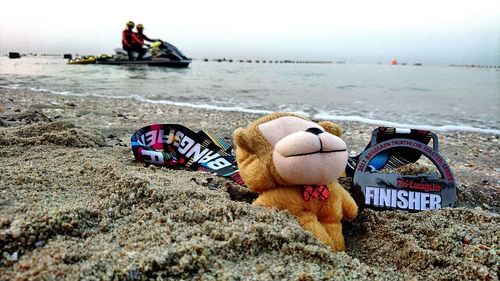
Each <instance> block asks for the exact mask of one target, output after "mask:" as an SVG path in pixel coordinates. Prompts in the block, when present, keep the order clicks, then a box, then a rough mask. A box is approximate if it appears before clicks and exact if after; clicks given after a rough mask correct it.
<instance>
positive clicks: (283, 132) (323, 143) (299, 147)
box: [233, 112, 347, 192]
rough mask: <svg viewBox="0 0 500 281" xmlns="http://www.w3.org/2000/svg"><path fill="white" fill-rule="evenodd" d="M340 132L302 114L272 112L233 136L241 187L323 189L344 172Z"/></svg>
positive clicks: (344, 159) (330, 124) (343, 155)
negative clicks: (243, 185) (314, 187)
mask: <svg viewBox="0 0 500 281" xmlns="http://www.w3.org/2000/svg"><path fill="white" fill-rule="evenodd" d="M341 134H342V130H341V129H340V127H338V126H337V125H336V124H334V123H332V122H328V121H322V122H319V123H315V122H312V121H311V120H309V119H307V118H305V117H302V116H300V115H296V114H292V113H285V112H276V113H272V114H269V115H266V116H264V117H262V118H260V119H257V120H255V121H254V122H252V123H251V124H250V125H248V127H247V128H245V129H243V128H238V129H236V130H235V131H234V133H233V141H234V143H235V145H236V160H237V162H238V167H239V170H240V175H241V177H242V178H243V181H244V182H245V184H246V185H247V186H248V187H249V188H250V189H251V190H252V191H255V192H262V191H266V190H269V189H272V188H274V187H277V186H294V185H325V184H328V183H330V182H332V181H334V180H336V179H337V178H338V177H340V175H341V174H342V172H343V171H344V169H345V165H346V162H347V150H346V144H345V142H344V141H343V140H342V139H340V138H339V137H340V136H341Z"/></svg>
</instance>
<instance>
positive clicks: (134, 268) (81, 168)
mask: <svg viewBox="0 0 500 281" xmlns="http://www.w3.org/2000/svg"><path fill="white" fill-rule="evenodd" d="M259 116H260V115H258V114H254V113H244V112H224V111H213V110H206V109H194V108H188V107H179V106H175V105H166V104H151V103H142V102H137V101H133V100H130V99H115V98H101V97H89V96H86V97H76V96H64V95H57V94H50V93H45V92H29V91H25V90H12V89H10V90H9V89H5V88H0V156H1V157H2V159H3V160H2V161H3V162H4V164H3V165H4V166H3V167H2V174H1V175H0V182H1V183H2V187H0V193H1V194H2V195H3V196H2V198H0V250H1V251H0V252H2V253H1V254H2V256H1V257H0V280H3V279H4V278H5V280H7V279H14V278H20V279H22V278H54V277H59V278H65V279H81V278H84V277H89V278H91V277H95V278H98V279H114V278H117V279H150V278H156V277H163V278H166V279H179V278H184V279H186V278H188V279H192V278H194V279H196V278H202V277H205V278H207V279H210V277H211V278H215V279H217V280H218V279H224V278H227V279H230V280H233V279H238V278H241V279H266V278H271V279H273V278H275V279H276V278H286V279H292V280H299V279H300V280H309V279H313V280H321V279H339V280H342V279H359V280H383V279H392V280H405V279H406V280H407V279H411V278H415V279H436V280H442V279H452V280H463V279H480V278H483V279H484V278H489V279H491V280H497V279H498V263H499V261H498V255H497V254H498V251H500V241H499V239H498V234H497V232H498V231H497V230H498V225H499V223H500V216H499V211H500V203H499V201H500V200H498V193H499V192H500V167H498V163H497V161H496V159H499V156H500V152H499V146H500V139H499V136H498V135H491V134H483V133H474V132H456V131H451V132H442V133H441V132H440V133H438V136H439V141H440V147H441V148H440V153H442V155H443V157H444V158H445V159H446V161H447V162H448V164H449V165H450V167H451V168H452V170H453V173H454V175H455V178H456V181H457V200H458V201H457V206H458V207H457V208H445V209H441V210H437V211H424V212H419V213H408V212H402V211H383V212H379V211H373V210H369V209H365V210H363V211H362V212H361V213H360V215H359V216H358V218H357V219H355V220H354V221H353V222H350V223H345V224H344V236H345V238H346V247H347V251H346V252H345V253H333V252H331V251H330V250H329V249H328V248H327V246H325V245H323V244H321V243H320V242H319V241H317V240H316V239H315V238H314V237H312V235H310V234H309V233H307V232H305V231H303V230H302V228H301V227H300V225H299V224H298V223H297V222H296V221H295V219H294V218H293V217H292V216H291V215H289V214H288V213H287V212H278V211H275V210H270V209H265V208H260V207H253V206H251V205H250V204H248V201H249V200H248V199H249V194H248V192H247V191H246V190H245V189H243V188H241V187H238V186H236V185H235V184H234V183H233V182H231V181H230V180H226V179H223V178H217V177H214V176H212V175H210V174H208V173H204V172H195V171H190V170H183V169H169V168H160V167H154V166H149V167H144V165H143V164H141V163H138V162H136V161H134V159H133V155H132V153H131V149H130V136H131V134H132V133H133V132H134V131H135V130H137V129H139V128H141V127H143V126H146V125H149V124H152V123H179V124H182V125H185V126H187V127H189V128H191V129H192V130H193V131H198V130H206V131H209V132H211V133H214V134H215V135H216V136H218V137H221V138H222V139H223V140H224V141H226V142H228V143H231V144H232V140H231V135H232V132H233V130H234V129H236V128H237V127H244V126H246V125H247V124H248V123H249V122H251V121H252V120H254V119H256V118H258V117H259ZM337 123H339V124H340V125H341V126H342V127H343V128H344V130H345V135H344V136H343V139H344V140H345V141H346V143H347V144H348V150H349V151H353V153H355V154H357V153H360V152H361V151H362V150H363V148H364V147H365V146H366V144H367V143H368V142H369V139H370V136H371V132H372V130H373V129H374V128H375V127H376V126H374V125H370V124H364V123H359V122H346V121H341V122H337ZM208 183H212V184H213V185H216V186H217V188H214V189H209V188H208Z"/></svg>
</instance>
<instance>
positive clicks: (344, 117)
mask: <svg viewBox="0 0 500 281" xmlns="http://www.w3.org/2000/svg"><path fill="white" fill-rule="evenodd" d="M0 88H7V89H21V87H20V85H19V84H12V85H1V86H0ZM27 89H28V90H30V91H33V92H45V93H51V94H56V95H64V96H78V97H97V98H111V99H133V100H136V101H138V102H145V103H152V104H167V105H175V106H181V107H189V108H195V109H206V110H216V111H224V112H243V113H250V114H259V115H265V114H269V113H272V112H274V111H272V110H263V109H252V108H246V107H242V106H217V105H209V104H196V103H189V102H176V101H167V100H152V99H147V98H145V97H143V96H139V95H128V96H106V95H99V94H77V93H71V92H68V91H62V92H60V91H53V90H48V89H43V88H27ZM292 112H293V113H297V114H301V115H305V116H307V117H309V118H315V119H322V120H330V121H345V122H359V123H364V124H371V125H376V126H386V127H395V128H412V129H422V130H428V131H435V132H453V131H459V132H474V133H483V134H492V135H500V130H497V129H490V128H488V129H486V128H477V127H472V126H468V125H444V126H434V125H428V124H407V123H398V122H393V121H388V120H381V119H374V118H366V117H363V116H358V115H332V114H330V113H326V112H322V113H316V114H309V113H307V112H304V111H296V110H293V111H292Z"/></svg>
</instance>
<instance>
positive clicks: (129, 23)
mask: <svg viewBox="0 0 500 281" xmlns="http://www.w3.org/2000/svg"><path fill="white" fill-rule="evenodd" d="M134 25H135V24H134V22H133V21H127V24H126V26H131V27H134Z"/></svg>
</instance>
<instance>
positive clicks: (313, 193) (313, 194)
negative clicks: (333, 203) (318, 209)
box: [303, 185, 330, 202]
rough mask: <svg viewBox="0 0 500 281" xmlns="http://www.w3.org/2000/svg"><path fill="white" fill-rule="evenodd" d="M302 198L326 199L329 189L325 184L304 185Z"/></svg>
mask: <svg viewBox="0 0 500 281" xmlns="http://www.w3.org/2000/svg"><path fill="white" fill-rule="evenodd" d="M303 196H304V200H306V202H309V201H311V199H313V198H319V199H320V200H326V199H328V197H329V196H330V191H329V190H328V187H327V186H326V185H315V186H312V185H306V186H305V188H304V193H303Z"/></svg>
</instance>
